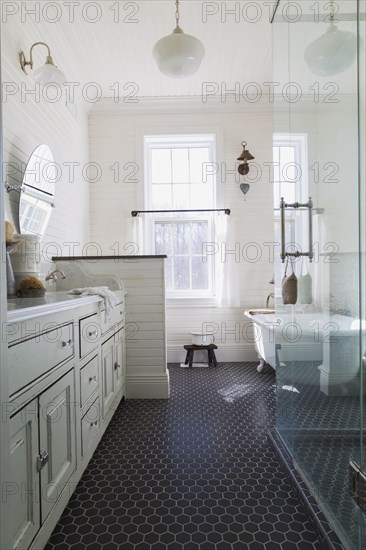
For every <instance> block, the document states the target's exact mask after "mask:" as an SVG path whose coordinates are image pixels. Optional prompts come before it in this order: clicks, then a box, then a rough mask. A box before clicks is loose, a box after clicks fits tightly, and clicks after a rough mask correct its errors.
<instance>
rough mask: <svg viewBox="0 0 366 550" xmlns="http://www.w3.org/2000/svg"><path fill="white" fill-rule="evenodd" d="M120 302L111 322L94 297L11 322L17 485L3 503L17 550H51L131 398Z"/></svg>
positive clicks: (12, 426) (11, 406)
mask: <svg viewBox="0 0 366 550" xmlns="http://www.w3.org/2000/svg"><path fill="white" fill-rule="evenodd" d="M57 294H58V293H57ZM60 294H65V293H60ZM119 297H120V303H119V304H118V306H117V308H115V310H113V312H112V315H111V317H110V318H109V319H108V320H106V318H105V312H104V311H103V310H102V301H101V300H100V299H99V298H96V297H91V298H85V299H84V298H79V299H77V300H72V301H70V300H69V301H68V303H67V307H64V308H58V309H57V307H56V309H55V311H54V313H52V312H51V311H47V315H44V316H42V315H40V311H42V310H37V315H35V316H34V317H32V312H31V311H28V312H26V313H27V315H28V317H26V318H25V319H24V320H22V314H21V312H20V313H19V316H18V318H17V317H16V312H15V313H14V314H13V315H12V317H13V318H15V321H13V322H11V321H10V322H9V323H8V331H7V334H8V358H9V369H10V370H9V379H10V387H11V395H10V399H9V404H8V406H7V410H6V414H7V415H8V421H9V427H10V439H11V442H10V443H11V444H10V448H11V454H10V457H9V458H10V468H11V479H10V481H9V483H8V485H7V487H6V488H5V490H4V489H3V498H6V506H9V510H10V515H9V517H11V521H12V525H11V526H10V525H9V529H11V535H12V548H13V549H22V550H28V549H32V550H42V549H43V548H44V546H45V544H46V543H47V540H48V538H49V536H50V535H51V533H52V531H53V529H54V527H55V526H56V524H57V522H58V520H59V518H60V516H61V514H62V512H63V510H64V508H65V506H66V505H67V502H68V500H69V499H70V497H71V495H72V492H73V490H74V488H75V487H76V484H77V482H78V481H79V479H80V477H81V475H82V473H83V471H84V470H85V468H86V466H87V464H88V462H89V460H90V458H91V457H92V455H93V452H94V451H95V448H96V446H97V445H98V443H99V441H100V438H101V437H102V435H103V433H104V431H105V429H106V428H107V426H108V423H109V422H110V420H111V418H112V416H113V414H114V412H115V410H116V408H117V406H118V404H119V403H120V401H121V399H122V398H123V397H124V396H125V389H126V383H125V379H126V361H125V342H124V323H125V321H124V315H125V313H124V311H125V310H124V293H123V292H122V291H121V292H119ZM55 306H57V304H55ZM30 309H31V308H30Z"/></svg>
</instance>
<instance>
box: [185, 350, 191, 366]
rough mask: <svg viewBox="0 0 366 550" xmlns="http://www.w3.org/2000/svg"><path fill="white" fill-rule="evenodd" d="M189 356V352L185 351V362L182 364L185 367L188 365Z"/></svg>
mask: <svg viewBox="0 0 366 550" xmlns="http://www.w3.org/2000/svg"><path fill="white" fill-rule="evenodd" d="M189 354H190V351H189V350H188V351H187V355H186V360H185V361H184V364H185V365H188V361H189Z"/></svg>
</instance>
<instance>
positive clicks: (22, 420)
mask: <svg viewBox="0 0 366 550" xmlns="http://www.w3.org/2000/svg"><path fill="white" fill-rule="evenodd" d="M37 455H38V400H37V399H34V400H33V401H32V402H31V403H29V404H28V405H27V406H26V407H25V408H24V409H22V410H21V411H20V412H18V413H17V414H16V415H15V416H13V418H12V419H11V420H10V472H11V481H10V483H5V482H4V483H3V491H2V493H3V498H6V502H7V503H8V505H9V506H10V510H11V513H10V517H11V522H12V540H13V545H12V548H17V549H18V548H19V549H23V548H28V547H29V546H30V543H31V541H32V539H33V538H34V536H35V535H36V533H37V531H38V529H39V527H40V506H39V484H38V479H39V474H38V471H37V467H36V460H37Z"/></svg>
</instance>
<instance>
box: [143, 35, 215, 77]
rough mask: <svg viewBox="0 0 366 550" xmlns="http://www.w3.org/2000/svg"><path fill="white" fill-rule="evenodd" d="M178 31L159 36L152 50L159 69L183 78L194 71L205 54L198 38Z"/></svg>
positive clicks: (167, 74)
mask: <svg viewBox="0 0 366 550" xmlns="http://www.w3.org/2000/svg"><path fill="white" fill-rule="evenodd" d="M179 31H180V32H179ZM179 31H178V32H177V30H176V31H175V32H173V34H170V35H168V36H164V38H161V39H160V40H159V41H158V42H157V43H156V44H155V46H154V50H153V56H154V58H155V61H156V63H157V64H158V67H159V69H160V71H161V72H162V73H163V74H165V75H166V76H169V77H171V78H185V77H187V76H191V75H193V74H194V73H196V72H197V71H198V69H199V67H200V65H201V62H202V59H203V57H204V55H205V48H204V46H203V44H202V42H201V41H200V40H198V38H195V37H194V36H191V35H190V34H184V33H183V31H181V29H179Z"/></svg>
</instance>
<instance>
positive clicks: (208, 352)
mask: <svg viewBox="0 0 366 550" xmlns="http://www.w3.org/2000/svg"><path fill="white" fill-rule="evenodd" d="M207 356H208V364H209V365H212V364H213V361H212V353H211V350H210V349H208V350H207Z"/></svg>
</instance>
